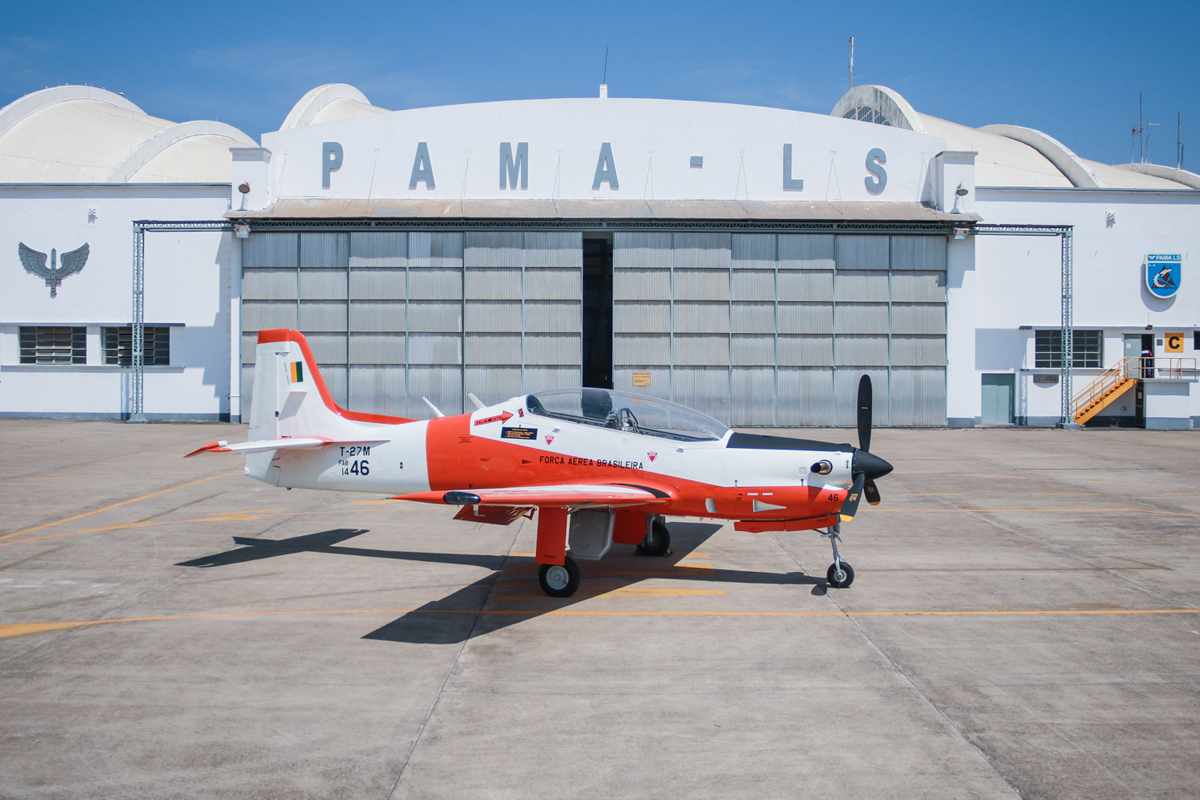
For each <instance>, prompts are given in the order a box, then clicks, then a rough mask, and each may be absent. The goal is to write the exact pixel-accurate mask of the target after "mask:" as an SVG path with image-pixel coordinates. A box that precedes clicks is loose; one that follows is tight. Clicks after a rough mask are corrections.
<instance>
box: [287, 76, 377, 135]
mask: <svg viewBox="0 0 1200 800" xmlns="http://www.w3.org/2000/svg"><path fill="white" fill-rule="evenodd" d="M386 111H387V109H386V108H379V107H378V106H373V105H371V101H370V100H368V99H367V96H366V95H365V94H363V93H362V92H361V91H359V90H358V89H357V88H355V87H353V86H351V85H350V84H348V83H326V84H322V85H321V86H318V87H316V88H315V89H309V90H308V91H307V92H305V94H304V96H303V97H301V98H300V99H299V100H298V101H296V105H294V106H292V110H291V111H289V112H288V115H287V117H286V118H285V119H284V120H283V125H281V126H280V127H279V130H281V131H290V130H294V129H296V128H307V127H309V126H310V125H320V124H321V123H323V122H337V121H338V120H343V119H351V118H353V117H364V116H368V115H370V114H383V113H386Z"/></svg>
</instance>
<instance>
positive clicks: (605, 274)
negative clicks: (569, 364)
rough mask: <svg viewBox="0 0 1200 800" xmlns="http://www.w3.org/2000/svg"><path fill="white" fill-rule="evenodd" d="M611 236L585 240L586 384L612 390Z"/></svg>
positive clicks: (584, 319)
mask: <svg viewBox="0 0 1200 800" xmlns="http://www.w3.org/2000/svg"><path fill="white" fill-rule="evenodd" d="M612 367H613V242H612V235H611V234H606V235H601V236H591V235H588V236H585V237H584V238H583V385H584V386H588V387H593V388H596V389H611V388H613V380H612Z"/></svg>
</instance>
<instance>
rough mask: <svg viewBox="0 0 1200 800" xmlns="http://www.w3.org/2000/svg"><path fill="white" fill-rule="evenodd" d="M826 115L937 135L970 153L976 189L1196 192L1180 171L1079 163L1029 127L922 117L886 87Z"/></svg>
mask: <svg viewBox="0 0 1200 800" xmlns="http://www.w3.org/2000/svg"><path fill="white" fill-rule="evenodd" d="M830 113H831V114H832V115H833V116H836V117H844V118H846V119H855V120H860V121H863V122H871V123H875V124H879V125H889V126H893V127H900V128H906V129H908V130H912V131H916V132H918V133H927V134H929V135H931V136H937V137H938V138H940V139H942V140H943V141H944V142H945V143H946V148H947V149H949V150H973V151H975V153H976V154H977V155H976V157H975V182H976V184H977V185H979V186H1001V187H1034V188H1072V187H1074V188H1079V189H1168V190H1170V189H1174V190H1187V189H1194V188H1197V182H1198V181H1200V178H1198V176H1195V175H1194V174H1193V173H1190V172H1186V171H1184V170H1175V169H1170V168H1168V167H1159V166H1157V165H1152V164H1123V165H1119V166H1112V165H1109V164H1101V163H1099V162H1096V161H1090V160H1088V159H1085V158H1080V157H1079V156H1077V155H1076V154H1075V153H1074V152H1072V151H1071V150H1070V148H1068V147H1067V146H1066V145H1064V144H1063V143H1062V142H1060V141H1058V140H1057V139H1055V138H1054V137H1053V136H1050V135H1049V134H1047V133H1043V132H1042V131H1039V130H1034V129H1033V128H1024V127H1021V126H1018V125H985V126H983V127H982V128H971V127H968V126H966V125H960V124H958V123H956V122H950V121H949V120H944V119H940V118H938V117H933V116H930V115H928V114H922V113H920V112H918V111H917V110H916V109H914V108H913V106H912V104H911V103H909V102H908V101H907V100H906V99H904V97H903V96H902V95H901V94H900V93H899V92H897V91H896V90H895V89H890V88H888V87H887V86H873V85H866V86H855V87H853V88H851V89H850V90H849V91H847V92H846V93H845V94H844V95H842V96H841V98H839V99H838V101H837V103H835V104H834V106H833V110H832V111H831V112H830Z"/></svg>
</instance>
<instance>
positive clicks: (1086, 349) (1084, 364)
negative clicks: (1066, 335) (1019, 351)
mask: <svg viewBox="0 0 1200 800" xmlns="http://www.w3.org/2000/svg"><path fill="white" fill-rule="evenodd" d="M1074 340H1075V341H1074V358H1073V359H1072V362H1073V363H1072V366H1073V367H1077V368H1084V369H1100V368H1101V367H1103V366H1104V332H1103V331H1075V334H1074ZM1033 345H1034V358H1033V365H1034V366H1035V367H1038V368H1049V369H1058V368H1059V367H1061V366H1062V331H1060V330H1045V331H1037V332H1036V333H1035V335H1034V340H1033Z"/></svg>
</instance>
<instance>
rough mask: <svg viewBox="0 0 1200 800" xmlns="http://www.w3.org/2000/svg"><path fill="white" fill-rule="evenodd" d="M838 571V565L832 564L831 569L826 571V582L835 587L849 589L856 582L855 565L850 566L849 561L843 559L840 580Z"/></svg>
mask: <svg viewBox="0 0 1200 800" xmlns="http://www.w3.org/2000/svg"><path fill="white" fill-rule="evenodd" d="M837 571H838V565H837V564H830V565H829V569H828V570H826V571H825V582H826V583H828V584H829V585H830V586H832V587H833V588H835V589H848V588H849V587H850V584H852V583H854V567H852V566H850V562H849V561H843V562H842V577H841V579H840V580H839V579H838V574H837Z"/></svg>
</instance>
